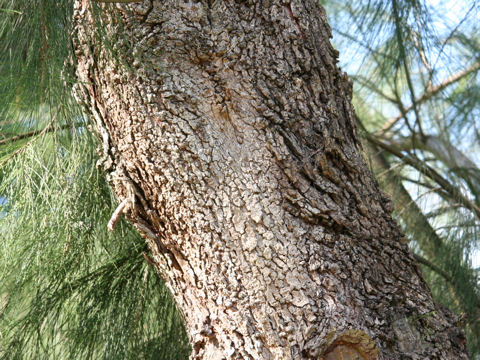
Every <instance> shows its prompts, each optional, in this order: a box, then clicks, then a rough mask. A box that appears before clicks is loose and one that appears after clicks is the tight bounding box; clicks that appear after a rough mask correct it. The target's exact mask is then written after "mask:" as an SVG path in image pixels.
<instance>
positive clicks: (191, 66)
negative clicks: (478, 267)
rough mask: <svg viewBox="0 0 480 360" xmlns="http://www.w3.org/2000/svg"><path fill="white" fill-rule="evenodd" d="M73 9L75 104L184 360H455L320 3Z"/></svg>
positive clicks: (454, 332)
mask: <svg viewBox="0 0 480 360" xmlns="http://www.w3.org/2000/svg"><path fill="white" fill-rule="evenodd" d="M76 6H77V8H76V12H75V23H76V27H75V46H76V62H77V63H76V66H77V76H78V79H79V82H78V85H77V86H76V89H75V92H76V94H77V97H78V99H79V101H81V102H82V103H83V104H84V106H85V107H86V109H87V111H88V112H89V113H91V114H92V116H93V117H94V119H95V121H96V125H97V126H96V128H97V129H96V130H97V131H98V132H99V134H100V135H101V138H102V144H103V149H102V155H103V161H102V164H103V165H104V166H105V168H106V169H107V170H108V171H109V172H111V173H112V177H111V183H112V185H113V186H114V189H115V192H116V194H117V196H118V199H119V202H122V201H123V200H125V199H127V198H131V199H133V198H134V200H135V201H134V204H131V202H130V206H126V207H125V209H126V210H127V211H126V212H127V214H126V215H127V217H128V218H129V220H130V221H131V222H132V223H133V224H134V225H135V226H136V227H137V228H138V229H139V230H140V232H142V234H144V236H145V238H146V241H147V242H148V244H149V246H150V248H151V251H152V254H153V260H154V262H155V264H156V265H157V270H158V271H159V273H160V274H162V276H163V277H164V279H165V281H166V283H167V285H168V286H169V287H170V289H171V291H172V294H173V296H174V297H175V300H176V301H177V304H178V306H179V309H180V310H181V311H182V313H183V315H184V318H185V322H186V326H187V328H188V331H189V334H190V338H191V343H192V348H193V352H192V358H195V359H196V358H198V359H200V358H201V359H301V358H302V359H340V358H343V359H376V358H378V359H414V358H417V359H418V358H421V359H424V358H429V359H464V358H466V357H467V356H466V355H465V344H464V341H463V334H462V332H461V331H460V330H459V329H458V328H457V327H456V326H455V324H454V320H453V319H452V318H451V317H449V315H448V314H447V313H446V312H444V311H442V310H441V309H440V308H438V307H437V306H436V305H435V303H434V302H433V300H432V298H431V296H430V292H429V290H428V287H427V286H426V284H425V282H424V280H423V279H422V276H421V274H420V272H419V270H418V268H417V265H416V264H415V262H414V260H413V258H412V256H411V254H410V253H409V252H408V249H407V248H406V246H405V244H404V243H403V242H402V234H401V232H400V231H399V229H398V227H397V225H396V224H395V223H394V221H393V220H392V219H391V216H390V212H391V211H392V204H391V202H390V201H389V200H388V199H387V198H386V197H385V196H384V195H382V193H381V192H380V191H379V189H378V186H377V184H376V182H375V181H374V180H373V178H372V175H371V174H370V172H369V171H368V169H367V167H366V166H365V164H364V161H363V159H362V157H361V155H360V150H361V149H360V145H359V142H358V140H357V135H356V130H355V124H354V119H353V109H352V106H351V102H350V97H351V85H350V84H349V82H348V79H347V77H346V75H344V74H342V73H341V72H340V70H339V69H338V68H337V66H336V62H337V61H336V57H337V54H336V51H335V50H334V49H333V48H332V47H331V45H330V43H329V37H331V34H330V30H329V27H328V24H327V22H326V17H325V14H324V11H323V10H322V8H321V7H320V6H319V5H318V4H317V3H316V2H315V1H310V0H305V1H280V0H270V1H248V0H247V1H240V0H238V1H233V0H225V1H201V2H199V1H184V0H178V1H173V0H169V1H145V2H143V3H140V4H135V5H118V6H103V7H100V9H101V10H100V13H101V16H94V15H93V12H92V11H91V9H92V7H93V4H90V5H89V6H90V7H89V9H87V10H86V11H85V9H81V6H82V5H81V3H80V2H79V1H77V2H76ZM109 40H110V41H111V42H110V45H111V46H108V44H109V42H108V41H109Z"/></svg>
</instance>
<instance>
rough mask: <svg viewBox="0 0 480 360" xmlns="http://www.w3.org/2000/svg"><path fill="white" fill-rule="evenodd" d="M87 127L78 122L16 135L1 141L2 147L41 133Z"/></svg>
mask: <svg viewBox="0 0 480 360" xmlns="http://www.w3.org/2000/svg"><path fill="white" fill-rule="evenodd" d="M83 125H85V123H83V122H76V123H73V124H65V125H62V126H59V127H55V126H51V125H50V126H47V127H46V128H44V129H42V130H34V131H29V132H26V133H23V134H20V135H15V136H12V137H9V138H6V139H1V140H0V145H5V144H8V143H12V142H15V141H19V140H22V139H26V138H29V137H32V136H35V135H39V134H40V133H44V134H45V133H49V132H53V131H55V130H66V129H71V128H76V127H78V126H83Z"/></svg>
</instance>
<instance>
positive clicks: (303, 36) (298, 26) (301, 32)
mask: <svg viewBox="0 0 480 360" xmlns="http://www.w3.org/2000/svg"><path fill="white" fill-rule="evenodd" d="M284 6H285V8H286V9H287V13H288V15H289V16H290V18H291V19H292V20H293V22H294V23H295V25H297V29H298V32H299V33H300V36H301V37H302V40H305V35H304V33H303V31H302V27H301V26H300V22H299V21H298V17H297V16H295V15H293V10H292V6H291V5H290V3H288V4H284Z"/></svg>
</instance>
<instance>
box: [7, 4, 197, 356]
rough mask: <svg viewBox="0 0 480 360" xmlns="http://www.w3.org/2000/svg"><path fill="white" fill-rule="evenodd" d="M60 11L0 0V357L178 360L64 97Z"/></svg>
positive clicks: (167, 300)
mask: <svg viewBox="0 0 480 360" xmlns="http://www.w3.org/2000/svg"><path fill="white" fill-rule="evenodd" d="M71 16H72V4H71V3H70V2H68V1H66V2H58V1H52V0H36V1H24V2H23V1H22V2H20V1H7V0H1V1H0V239H1V242H0V359H9V360H10V359H139V358H141V359H185V358H187V357H188V354H189V351H190V349H189V345H188V341H187V338H186V334H185V331H184V328H183V324H182V320H181V317H180V316H179V314H178V312H177V311H176V309H175V305H174V303H173V301H172V299H171V296H170V294H169V292H168V290H167V289H166V287H165V286H164V284H163V282H162V280H161V279H160V277H159V276H158V275H157V274H156V273H155V271H154V269H153V268H152V267H151V265H149V263H148V261H147V259H148V250H147V248H146V245H145V242H144V240H143V239H142V238H141V237H140V235H139V234H138V233H137V232H136V230H135V229H133V227H132V226H130V225H129V224H128V223H127V222H124V221H123V222H121V223H120V224H119V225H118V226H117V228H116V230H115V232H114V233H113V234H110V233H108V232H107V227H106V224H107V223H108V220H109V217H110V216H111V214H112V212H113V210H114V209H115V207H116V200H115V199H114V197H113V194H112V193H111V191H110V189H109V187H108V184H107V181H106V176H105V174H104V173H102V171H101V170H99V169H97V167H96V162H97V160H98V155H97V153H96V151H95V150H96V148H97V147H98V141H97V139H95V138H94V137H93V135H92V134H91V132H90V131H88V127H89V126H90V122H89V120H88V119H86V118H84V116H83V115H82V114H81V111H80V109H79V107H78V106H77V105H76V104H75V103H74V102H73V101H72V97H71V92H70V89H71V78H70V77H69V75H70V74H69V71H70V70H69V67H68V66H66V64H69V63H70V59H69V56H70V51H71V46H70V44H71V38H70V34H71V24H70V19H71Z"/></svg>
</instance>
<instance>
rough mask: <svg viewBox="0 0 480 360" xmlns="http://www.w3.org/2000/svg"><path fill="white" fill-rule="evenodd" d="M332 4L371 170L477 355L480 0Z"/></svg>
mask: <svg viewBox="0 0 480 360" xmlns="http://www.w3.org/2000/svg"><path fill="white" fill-rule="evenodd" d="M326 6H327V13H330V14H332V17H331V24H332V27H333V29H334V39H335V40H336V43H337V44H338V46H339V49H340V53H341V54H342V53H343V54H345V56H344V57H342V59H343V60H344V64H345V66H346V67H347V69H348V72H349V73H350V75H351V77H352V78H353V79H354V84H355V88H354V104H355V109H356V114H357V116H358V121H359V122H360V127H361V128H362V129H363V130H364V132H363V135H364V137H365V140H366V142H365V147H366V148H367V149H368V151H369V157H370V161H371V165H372V169H373V170H374V172H375V173H376V174H377V176H378V179H379V180H380V183H381V184H382V185H383V187H384V189H385V190H386V191H387V192H388V193H390V194H391V195H392V198H393V199H394V200H395V201H394V202H395V208H396V215H397V217H398V219H399V220H400V222H401V224H402V225H403V228H404V231H405V233H406V234H407V236H408V237H409V240H410V245H411V248H412V249H413V250H414V251H415V253H416V258H417V260H418V261H419V263H420V264H422V269H423V271H424V274H425V275H426V277H427V279H428V281H429V283H430V286H431V287H432V290H433V292H434V293H435V295H436V297H437V299H438V300H439V301H440V302H442V303H444V304H445V305H447V306H449V307H450V308H453V309H455V310H456V311H457V312H458V313H459V314H462V317H463V321H465V323H466V326H467V330H468V334H469V336H468V339H469V345H470V348H471V349H472V352H473V353H475V354H476V353H477V352H478V351H479V341H480V337H479V334H480V329H479V325H480V323H479V320H480V318H479V312H478V311H479V293H478V291H479V289H478V274H477V272H476V271H475V270H474V268H473V267H472V262H475V263H476V265H475V267H476V266H478V260H476V261H475V254H476V251H477V250H476V249H477V248H478V239H477V234H478V226H479V215H480V213H479V205H480V203H479V201H478V199H479V192H478V191H479V187H478V179H479V175H480V173H479V169H478V165H477V164H478V160H479V159H478V156H479V155H478V154H479V153H478V150H479V148H478V116H479V113H478V100H479V91H478V90H479V83H478V70H479V69H480V61H479V58H478V54H479V43H478V39H479V37H478V34H479V27H478V22H477V21H474V19H478V16H479V6H478V2H476V1H474V2H462V1H460V2H439V3H436V4H435V5H434V4H433V3H432V2H428V1H427V2H417V1H412V2H399V1H391V2H383V1H378V2H375V1H373V2H368V4H363V3H361V2H360V3H355V4H342V3H339V2H335V3H329V2H327V3H326ZM347 24H348V26H346V25H347ZM349 54H352V56H349Z"/></svg>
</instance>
